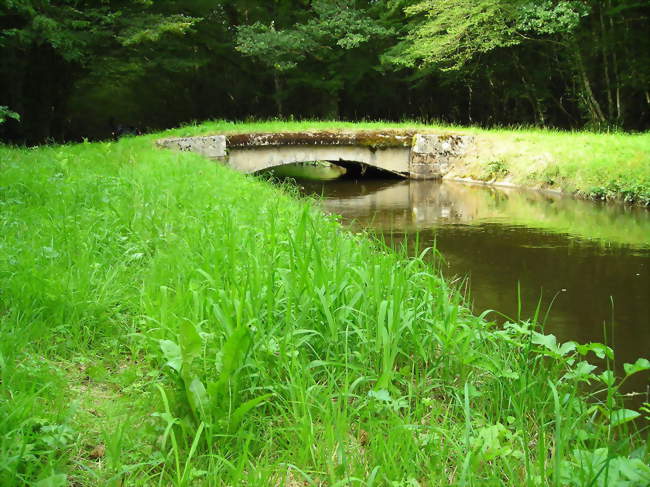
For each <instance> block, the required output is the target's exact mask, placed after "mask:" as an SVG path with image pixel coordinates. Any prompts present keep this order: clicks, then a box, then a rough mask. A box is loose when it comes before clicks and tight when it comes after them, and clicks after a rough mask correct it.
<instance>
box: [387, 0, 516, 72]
mask: <svg viewBox="0 0 650 487" xmlns="http://www.w3.org/2000/svg"><path fill="white" fill-rule="evenodd" d="M512 9H513V5H512V4H511V3H510V2H504V1H502V0H481V1H479V2H476V1H470V0H463V1H460V2H458V1H452V0H443V1H438V0H425V1H422V2H417V3H415V4H413V5H410V6H408V7H406V9H405V13H406V15H407V18H409V19H411V22H412V27H411V28H410V29H409V33H408V35H407V37H406V39H405V41H403V42H402V43H401V44H398V45H397V46H396V47H395V48H393V49H392V50H391V51H389V54H388V56H387V57H386V58H385V59H386V60H387V61H389V62H391V63H394V64H397V65H404V66H415V65H419V64H422V65H428V64H436V65H438V66H440V67H442V68H443V69H460V68H461V67H462V66H464V65H465V64H466V63H467V62H468V61H469V60H470V59H472V58H474V57H475V56H477V55H479V54H481V53H486V52H489V51H492V50H494V49H496V48H498V47H505V46H512V45H514V44H516V43H517V42H518V40H517V39H516V38H515V27H514V25H513V23H512V15H513V14H512Z"/></svg>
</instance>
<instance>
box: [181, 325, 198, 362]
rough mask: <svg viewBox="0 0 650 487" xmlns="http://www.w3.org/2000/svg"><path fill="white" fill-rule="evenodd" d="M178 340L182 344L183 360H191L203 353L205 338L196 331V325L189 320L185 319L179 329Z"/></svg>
mask: <svg viewBox="0 0 650 487" xmlns="http://www.w3.org/2000/svg"><path fill="white" fill-rule="evenodd" d="M178 342H179V344H180V346H181V355H182V358H183V362H188V363H189V362H191V361H192V359H194V358H196V357H198V356H199V355H201V349H202V346H203V340H201V336H200V335H199V333H198V332H197V331H196V327H195V326H194V325H193V324H192V323H190V322H189V321H183V322H182V323H181V326H180V328H179V330H178Z"/></svg>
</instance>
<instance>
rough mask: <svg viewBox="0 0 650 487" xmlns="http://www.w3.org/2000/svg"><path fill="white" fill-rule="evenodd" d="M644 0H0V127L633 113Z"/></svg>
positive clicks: (640, 101)
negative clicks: (226, 120) (209, 120)
mask: <svg viewBox="0 0 650 487" xmlns="http://www.w3.org/2000/svg"><path fill="white" fill-rule="evenodd" d="M649 19H650V1H648V0H536V1H532V0H453V1H452V0H358V1H350V0H348V1H346V0H266V1H261V0H157V1H153V0H128V1H127V0H3V1H2V2H1V3H0V29H1V32H0V122H4V123H0V140H2V141H4V142H9V143H13V144H19V145H20V144H30V145H32V144H39V143H44V142H67V141H78V140H82V139H90V140H95V139H108V138H110V137H111V136H115V135H116V134H117V135H119V134H120V133H128V132H147V131H152V130H157V129H161V128H167V127H171V126H177V125H178V124H181V123H191V122H192V121H200V120H206V119H229V120H256V119H269V118H278V119H287V120H292V119H296V120H302V119H314V118H318V119H323V118H325V119H340V120H351V121H355V120H386V121H400V120H418V121H423V122H430V121H438V122H443V123H447V124H463V125H467V124H470V125H476V126H482V127H495V126H511V125H517V126H540V127H552V128H562V129H588V130H597V131H603V130H606V131H611V130H625V131H642V130H647V129H648V128H649V127H650V36H649V35H648V33H649V32H650V25H649Z"/></svg>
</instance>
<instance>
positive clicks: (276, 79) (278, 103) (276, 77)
mask: <svg viewBox="0 0 650 487" xmlns="http://www.w3.org/2000/svg"><path fill="white" fill-rule="evenodd" d="M273 86H274V88H275V93H274V95H273V98H274V99H275V108H276V110H277V114H278V118H282V117H283V116H284V107H283V106H282V80H281V79H280V74H279V73H278V72H277V71H274V72H273Z"/></svg>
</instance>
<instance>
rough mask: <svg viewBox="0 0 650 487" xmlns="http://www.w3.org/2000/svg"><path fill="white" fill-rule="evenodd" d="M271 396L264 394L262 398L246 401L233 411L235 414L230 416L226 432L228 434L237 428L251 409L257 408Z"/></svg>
mask: <svg viewBox="0 0 650 487" xmlns="http://www.w3.org/2000/svg"><path fill="white" fill-rule="evenodd" d="M271 396H273V394H264V395H262V396H258V397H256V398H254V399H251V400H250V401H246V402H245V403H244V404H242V405H241V406H239V407H238V408H237V409H235V412H234V413H232V415H231V416H230V421H229V422H228V430H229V431H230V432H233V431H235V430H236V429H237V428H239V425H240V423H241V422H242V420H243V419H244V416H246V414H247V413H248V412H249V411H250V410H251V409H253V408H254V407H256V406H258V405H259V404H262V403H263V402H264V401H266V400H267V399H268V398H270V397H271Z"/></svg>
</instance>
